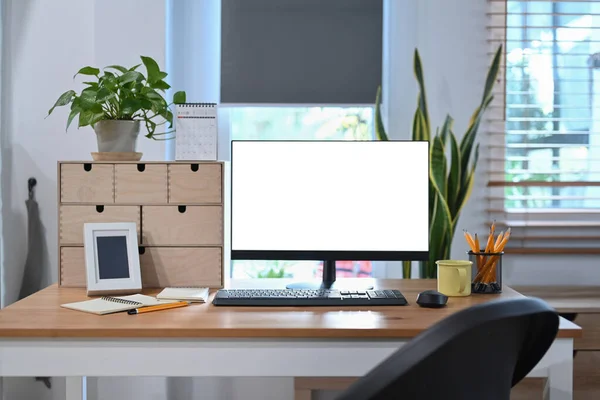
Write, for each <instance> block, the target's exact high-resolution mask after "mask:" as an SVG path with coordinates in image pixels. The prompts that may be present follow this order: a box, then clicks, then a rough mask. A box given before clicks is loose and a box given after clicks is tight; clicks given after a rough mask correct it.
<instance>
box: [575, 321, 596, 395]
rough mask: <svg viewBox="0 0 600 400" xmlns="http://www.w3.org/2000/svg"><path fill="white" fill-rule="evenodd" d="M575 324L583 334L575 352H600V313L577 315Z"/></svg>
mask: <svg viewBox="0 0 600 400" xmlns="http://www.w3.org/2000/svg"><path fill="white" fill-rule="evenodd" d="M573 322H575V323H576V324H577V325H579V326H580V327H581V329H582V334H583V336H582V337H581V338H578V339H575V343H574V347H575V350H600V313H581V314H577V316H576V317H575V321H573ZM598 398H600V393H599V394H598Z"/></svg>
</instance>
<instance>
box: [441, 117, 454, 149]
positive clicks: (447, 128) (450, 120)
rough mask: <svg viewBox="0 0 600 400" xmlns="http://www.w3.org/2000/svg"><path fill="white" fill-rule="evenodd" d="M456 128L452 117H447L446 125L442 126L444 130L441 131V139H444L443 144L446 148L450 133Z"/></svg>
mask: <svg viewBox="0 0 600 400" xmlns="http://www.w3.org/2000/svg"><path fill="white" fill-rule="evenodd" d="M453 126H454V119H453V118H452V117H451V116H450V115H446V119H445V120H444V124H443V125H442V129H441V130H440V133H439V134H440V137H441V138H442V144H443V145H444V148H445V147H446V143H447V142H448V133H449V132H450V131H451V130H452V127H453Z"/></svg>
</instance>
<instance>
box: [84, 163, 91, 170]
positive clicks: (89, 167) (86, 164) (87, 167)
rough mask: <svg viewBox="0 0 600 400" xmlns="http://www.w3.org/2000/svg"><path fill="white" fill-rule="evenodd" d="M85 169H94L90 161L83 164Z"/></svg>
mask: <svg viewBox="0 0 600 400" xmlns="http://www.w3.org/2000/svg"><path fill="white" fill-rule="evenodd" d="M83 170H84V171H86V172H90V171H91V170H92V164H90V163H85V164H83Z"/></svg>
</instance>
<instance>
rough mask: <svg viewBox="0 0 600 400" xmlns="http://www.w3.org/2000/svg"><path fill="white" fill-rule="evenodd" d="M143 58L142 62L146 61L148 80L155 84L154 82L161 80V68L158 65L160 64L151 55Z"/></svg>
mask: <svg viewBox="0 0 600 400" xmlns="http://www.w3.org/2000/svg"><path fill="white" fill-rule="evenodd" d="M141 58H142V62H143V63H144V66H145V67H146V71H148V82H149V83H150V84H153V83H155V82H157V81H159V80H160V78H159V76H160V68H159V67H158V64H157V63H156V61H154V60H153V59H152V58H150V57H144V56H142V57H141Z"/></svg>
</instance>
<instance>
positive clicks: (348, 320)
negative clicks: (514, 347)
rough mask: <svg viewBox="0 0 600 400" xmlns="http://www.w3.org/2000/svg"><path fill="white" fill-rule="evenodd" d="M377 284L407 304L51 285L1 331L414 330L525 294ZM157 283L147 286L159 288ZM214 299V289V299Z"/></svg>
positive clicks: (238, 333) (273, 283) (308, 334)
mask: <svg viewBox="0 0 600 400" xmlns="http://www.w3.org/2000/svg"><path fill="white" fill-rule="evenodd" d="M282 282H283V281H282V280H253V281H252V282H250V283H248V282H247V281H245V282H244V281H233V282H232V284H231V285H229V286H230V287H244V286H250V287H259V286H260V287H283V286H282ZM373 282H374V284H375V287H376V288H380V289H386V288H388V289H400V290H401V291H402V293H403V294H404V296H405V297H406V298H407V300H408V302H409V303H410V305H409V306H403V307H387V306H386V307H372V308H371V309H368V308H366V307H343V308H329V307H304V308H294V307H276V308H275V307H270V308H266V307H215V306H213V305H212V304H210V303H208V304H193V305H191V306H189V307H184V308H179V309H172V310H166V311H158V312H153V313H148V314H141V315H127V313H118V314H111V315H103V316H98V315H93V314H86V313H82V312H78V311H73V310H68V309H64V308H61V307H60V305H61V304H64V303H71V302H75V301H82V300H85V299H86V298H87V297H86V295H85V289H76V288H58V287H57V286H56V285H53V286H50V287H48V288H46V289H44V290H42V291H41V292H38V293H36V294H34V295H32V296H30V297H28V298H26V299H23V300H21V301H19V302H17V303H15V304H13V305H11V306H9V307H7V308H5V309H3V310H1V311H0V337H13V338H14V337H20V338H27V337H37V338H92V337H94V338H99V337H102V338H109V337H113V338H158V337H180V338H199V337H203V338H274V337H276V338H348V339H352V338H356V339H360V338H362V339H365V338H375V337H379V338H411V337H414V336H416V335H417V334H419V333H421V332H422V331H423V330H425V329H427V328H429V327H430V326H432V325H433V324H434V323H436V322H438V321H440V320H441V319H443V318H444V317H447V316H448V315H450V314H452V313H454V312H456V311H459V310H462V309H464V308H467V307H469V306H472V305H475V304H479V303H483V302H486V301H489V300H492V299H498V298H503V299H506V298H515V297H521V296H522V295H521V294H519V293H517V292H516V291H514V290H512V289H510V288H505V290H504V292H503V293H502V294H499V295H471V296H469V297H452V298H450V300H449V301H448V306H447V307H445V308H442V309H427V308H421V307H419V306H418V305H417V304H416V303H415V299H416V297H417V294H418V293H419V292H422V291H423V290H427V289H433V288H435V285H436V283H435V281H434V280H376V281H373ZM157 292H158V290H150V291H147V292H146V293H147V294H156V293H157ZM210 301H212V295H211V299H210ZM558 336H559V337H580V336H581V329H580V328H579V327H578V326H577V325H575V324H573V323H570V322H568V321H566V320H563V319H561V330H560V332H559V335H558Z"/></svg>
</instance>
